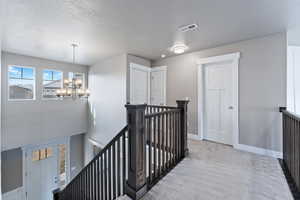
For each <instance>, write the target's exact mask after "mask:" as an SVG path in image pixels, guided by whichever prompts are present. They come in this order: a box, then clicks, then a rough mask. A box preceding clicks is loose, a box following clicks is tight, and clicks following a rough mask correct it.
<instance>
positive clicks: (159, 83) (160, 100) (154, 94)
mask: <svg viewBox="0 0 300 200" xmlns="http://www.w3.org/2000/svg"><path fill="white" fill-rule="evenodd" d="M166 81H167V68H166V67H154V68H152V70H151V92H150V93H151V98H150V99H151V100H150V103H151V104H152V105H165V104H166Z"/></svg>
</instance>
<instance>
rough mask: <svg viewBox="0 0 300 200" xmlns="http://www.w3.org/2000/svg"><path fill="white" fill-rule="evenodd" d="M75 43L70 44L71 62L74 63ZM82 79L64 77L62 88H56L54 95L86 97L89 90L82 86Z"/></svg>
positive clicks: (76, 97)
mask: <svg viewBox="0 0 300 200" xmlns="http://www.w3.org/2000/svg"><path fill="white" fill-rule="evenodd" d="M76 47H78V45H77V44H72V48H73V64H75V48H76ZM83 85H84V84H83V80H82V79H78V78H74V77H73V78H72V79H64V82H63V88H61V89H58V90H56V96H57V97H59V98H64V97H72V99H73V100H75V99H78V98H88V97H89V96H90V91H89V90H88V89H87V88H84V87H83Z"/></svg>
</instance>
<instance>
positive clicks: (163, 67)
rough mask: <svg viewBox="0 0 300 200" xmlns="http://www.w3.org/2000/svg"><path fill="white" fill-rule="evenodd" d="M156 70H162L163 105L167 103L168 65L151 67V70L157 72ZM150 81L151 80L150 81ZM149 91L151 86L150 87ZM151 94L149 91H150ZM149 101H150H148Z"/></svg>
mask: <svg viewBox="0 0 300 200" xmlns="http://www.w3.org/2000/svg"><path fill="white" fill-rule="evenodd" d="M157 71H163V72H164V80H165V81H164V105H166V104H167V71H168V67H167V66H157V67H152V68H151V72H157ZM150 83H151V82H150ZM150 91H151V88H150ZM150 96H151V93H150ZM149 103H151V101H150V102H149Z"/></svg>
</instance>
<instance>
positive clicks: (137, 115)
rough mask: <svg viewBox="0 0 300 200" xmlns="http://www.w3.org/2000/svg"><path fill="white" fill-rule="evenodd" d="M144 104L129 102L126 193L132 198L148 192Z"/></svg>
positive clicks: (137, 197)
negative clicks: (131, 103)
mask: <svg viewBox="0 0 300 200" xmlns="http://www.w3.org/2000/svg"><path fill="white" fill-rule="evenodd" d="M146 106H147V105H146V104H144V105H130V104H127V105H126V106H125V107H126V108H127V123H128V142H129V147H128V149H129V150H128V181H127V182H126V184H125V193H126V194H127V195H128V196H130V197H131V198H132V199H134V200H137V199H140V198H141V197H142V196H144V194H145V193H146V192H147V184H146V183H147V178H146V133H145V109H146Z"/></svg>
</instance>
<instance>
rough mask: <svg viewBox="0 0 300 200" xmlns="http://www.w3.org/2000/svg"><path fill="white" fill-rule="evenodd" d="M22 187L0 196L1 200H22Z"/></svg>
mask: <svg viewBox="0 0 300 200" xmlns="http://www.w3.org/2000/svg"><path fill="white" fill-rule="evenodd" d="M23 195H24V192H23V187H19V188H16V189H14V190H11V191H9V192H6V193H3V194H2V200H23V199H25V198H24V196H23Z"/></svg>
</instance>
